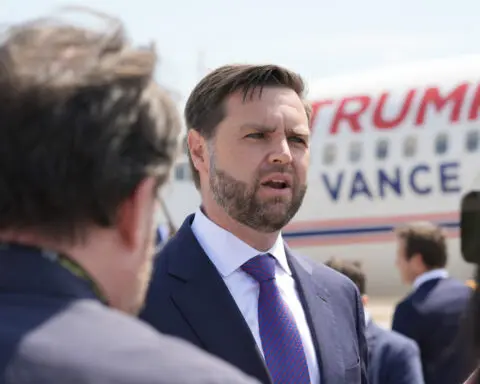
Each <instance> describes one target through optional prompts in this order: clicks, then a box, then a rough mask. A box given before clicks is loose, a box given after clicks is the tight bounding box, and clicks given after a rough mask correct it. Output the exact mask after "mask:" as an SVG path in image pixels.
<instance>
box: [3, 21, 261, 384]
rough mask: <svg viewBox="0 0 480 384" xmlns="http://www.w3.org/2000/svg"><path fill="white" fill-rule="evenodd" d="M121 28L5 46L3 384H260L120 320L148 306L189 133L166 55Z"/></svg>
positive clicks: (62, 31)
mask: <svg viewBox="0 0 480 384" xmlns="http://www.w3.org/2000/svg"><path fill="white" fill-rule="evenodd" d="M110 21H111V30H107V31H106V32H98V31H97V32H95V31H93V30H89V29H84V28H80V27H78V26H75V25H72V24H67V23H60V22H54V21H52V20H37V21H33V22H30V23H26V24H23V25H19V26H16V27H13V28H11V29H10V30H9V31H8V33H7V36H5V37H4V38H3V39H2V43H1V46H0V121H1V122H2V125H1V127H0V168H1V169H0V383H10V384H20V383H25V384H26V383H29V384H32V383H35V384H40V383H69V384H74V383H102V384H107V383H117V384H118V383H132V384H133V383H135V384H138V383H140V384H141V383H145V384H146V383H149V384H150V383H169V384H172V383H254V381H250V380H248V379H247V378H246V377H245V376H244V375H243V374H242V373H240V372H239V371H237V370H236V369H234V368H231V367H230V366H227V365H226V364H225V363H223V362H220V361H219V360H217V359H215V358H213V357H209V356H207V355H206V354H204V353H203V352H200V351H199V350H197V349H195V348H194V347H192V346H189V345H187V344H186V343H184V342H182V341H179V340H175V339H172V338H170V337H166V336H162V335H160V334H158V333H157V332H156V331H154V330H153V329H151V328H149V327H148V326H147V325H146V324H143V323H141V322H140V321H139V320H136V319H134V317H132V316H127V315H126V314H122V313H121V312H128V313H130V314H136V313H137V312H138V311H139V310H140V308H141V306H142V303H143V300H144V295H145V291H146V287H147V284H148V281H149V279H150V270H151V265H152V257H153V249H154V242H155V220H154V212H155V210H154V206H155V200H156V196H157V193H158V189H159V187H160V186H161V185H162V184H164V182H165V180H166V179H167V177H168V174H169V170H170V168H171V165H172V161H173V159H174V156H175V154H176V150H177V137H178V134H179V133H180V125H179V121H178V116H177V113H176V111H175V108H174V106H173V105H172V103H171V101H170V100H169V98H168V97H167V95H166V94H165V93H164V92H163V91H162V90H161V89H159V87H158V86H157V85H156V84H155V82H154V81H153V79H152V73H153V70H154V67H155V63H156V58H155V54H154V52H153V51H152V50H151V49H138V48H135V47H132V46H130V45H129V44H128V41H127V40H126V39H125V37H124V31H123V29H122V27H121V25H119V23H118V22H116V21H114V20H110ZM107 306H110V307H111V308H112V309H108V308H107Z"/></svg>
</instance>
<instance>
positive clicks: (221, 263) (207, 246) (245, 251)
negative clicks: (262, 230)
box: [191, 208, 292, 277]
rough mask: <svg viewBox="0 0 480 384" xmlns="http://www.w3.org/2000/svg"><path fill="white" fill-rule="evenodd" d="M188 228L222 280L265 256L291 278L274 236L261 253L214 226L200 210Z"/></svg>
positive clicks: (283, 253) (285, 259) (278, 240)
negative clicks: (270, 246)
mask: <svg viewBox="0 0 480 384" xmlns="http://www.w3.org/2000/svg"><path fill="white" fill-rule="evenodd" d="M191 228H192V231H193V233H194V234H195V237H196V238H197V240H198V242H199V243H200V245H201V246H202V248H203V250H204V251H205V253H206V254H207V256H208V257H209V258H210V260H211V261H212V263H213V264H214V265H215V267H216V268H217V270H218V271H219V272H220V274H221V275H222V276H223V277H227V276H229V275H231V274H232V273H233V272H235V271H236V270H237V269H239V268H240V267H241V266H242V265H243V264H245V263H246V262H247V261H248V260H250V259H252V258H253V257H255V256H258V255H259V254H265V253H269V254H270V255H272V256H273V257H274V258H275V259H276V261H277V263H278V264H279V265H280V267H281V268H282V269H284V270H285V272H287V273H288V274H289V275H291V274H292V272H291V270H290V267H289V265H288V262H287V256H286V253H285V245H284V243H283V239H282V236H281V234H279V235H278V237H277V239H276V241H275V244H273V246H272V248H270V249H269V250H268V251H267V252H261V251H259V250H257V249H255V248H253V247H251V246H249V245H248V244H247V243H245V242H244V241H242V240H240V239H239V238H238V237H236V236H235V235H233V234H232V233H230V232H228V231H227V230H225V229H223V228H221V227H220V226H218V225H217V224H215V223H214V222H213V221H212V220H210V219H209V218H208V217H207V216H206V215H205V214H204V213H203V212H202V210H201V209H200V208H199V209H197V211H196V212H195V217H194V219H193V222H192V225H191Z"/></svg>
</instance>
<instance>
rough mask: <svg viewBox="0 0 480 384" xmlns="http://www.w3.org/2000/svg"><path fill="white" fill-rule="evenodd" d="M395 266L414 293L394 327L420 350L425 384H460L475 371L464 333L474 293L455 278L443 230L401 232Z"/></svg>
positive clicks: (421, 225) (414, 226)
mask: <svg viewBox="0 0 480 384" xmlns="http://www.w3.org/2000/svg"><path fill="white" fill-rule="evenodd" d="M396 233H397V258H396V264H397V268H398V270H399V272H400V275H401V278H402V280H403V281H404V282H406V283H407V284H410V285H412V288H413V290H412V292H411V293H410V294H409V295H408V296H407V297H406V298H405V299H404V300H402V302H400V303H399V304H398V305H397V307H396V309H395V312H394V316H393V325H392V328H393V329H394V330H396V331H398V332H400V333H402V334H404V335H405V336H408V337H410V338H412V339H413V340H415V341H416V342H417V344H418V346H419V348H420V353H421V357H422V365H423V373H424V378H425V383H426V384H456V383H460V382H462V381H463V380H464V379H465V377H466V376H467V375H468V373H469V372H470V370H469V369H470V364H469V359H468V358H467V356H466V354H467V352H468V351H467V348H466V347H465V344H464V343H462V342H461V341H460V338H459V329H460V325H461V323H462V319H463V317H464V315H465V314H466V310H467V307H468V303H469V300H470V297H471V293H472V289H471V288H470V287H468V286H467V285H465V284H464V283H462V282H461V281H458V280H456V279H453V278H450V277H449V276H448V272H447V270H446V269H445V267H446V265H447V245H446V240H445V235H444V233H443V231H442V229H441V228H439V227H437V226H435V225H434V224H431V223H427V222H418V223H411V224H408V225H406V226H403V227H400V228H398V229H397V232H396Z"/></svg>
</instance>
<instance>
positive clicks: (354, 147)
mask: <svg viewBox="0 0 480 384" xmlns="http://www.w3.org/2000/svg"><path fill="white" fill-rule="evenodd" d="M361 157H362V143H360V142H355V143H351V144H350V161H351V162H352V163H356V162H357V161H359V160H360V158H361Z"/></svg>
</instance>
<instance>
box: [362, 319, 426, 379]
mask: <svg viewBox="0 0 480 384" xmlns="http://www.w3.org/2000/svg"><path fill="white" fill-rule="evenodd" d="M367 345H368V355H369V362H368V376H369V383H370V384H424V381H423V372H422V362H421V360H420V351H419V349H418V346H417V344H416V343H415V342H414V341H413V340H411V339H409V338H407V337H405V336H403V335H401V334H400V333H397V332H395V331H390V330H388V329H384V328H381V327H379V326H378V325H377V324H375V323H374V322H373V321H369V323H368V324H367Z"/></svg>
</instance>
